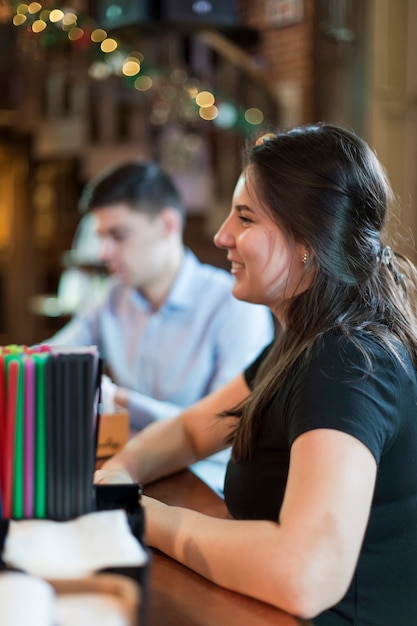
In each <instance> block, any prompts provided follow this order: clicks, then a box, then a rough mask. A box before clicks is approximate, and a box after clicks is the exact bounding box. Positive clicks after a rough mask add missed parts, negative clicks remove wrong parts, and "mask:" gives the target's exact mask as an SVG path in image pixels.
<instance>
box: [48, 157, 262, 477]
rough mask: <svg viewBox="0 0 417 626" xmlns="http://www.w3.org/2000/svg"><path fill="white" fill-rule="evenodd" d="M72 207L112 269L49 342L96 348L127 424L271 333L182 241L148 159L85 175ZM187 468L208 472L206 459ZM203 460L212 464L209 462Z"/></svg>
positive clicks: (169, 402)
mask: <svg viewBox="0 0 417 626" xmlns="http://www.w3.org/2000/svg"><path fill="white" fill-rule="evenodd" d="M80 208H81V209H82V210H83V211H84V212H91V213H92V214H93V215H94V218H95V222H96V228H97V233H98V235H99V237H100V239H101V242H102V249H101V260H102V261H103V262H104V263H105V264H106V265H107V267H108V270H109V272H110V273H111V274H113V275H114V280H112V281H111V285H110V287H109V290H108V292H107V293H106V296H105V299H104V300H103V301H102V302H101V303H100V304H99V305H95V306H94V307H93V308H92V309H91V310H88V309H85V310H83V312H81V313H80V314H78V315H76V316H75V317H74V318H73V319H72V320H71V321H70V322H69V323H68V324H67V325H66V326H65V327H64V328H63V329H62V330H61V331H59V332H58V333H57V334H56V335H55V336H54V337H53V338H52V339H51V340H50V342H51V343H55V344H56V343H59V344H65V345H72V346H74V345H88V344H94V345H97V346H98V349H99V351H100V354H101V356H102V357H103V359H104V360H105V363H106V365H107V367H108V369H109V371H110V373H111V378H112V380H113V381H114V382H111V381H110V380H109V379H107V380H106V381H104V384H105V386H106V388H107V389H106V391H107V392H109V390H110V393H113V395H114V399H115V402H116V403H117V404H118V405H120V406H122V407H126V408H128V410H129V414H130V420H131V427H132V428H133V429H136V430H141V429H142V428H144V427H145V426H147V425H148V424H149V423H151V422H152V421H154V420H158V419H164V418H167V417H170V416H172V415H175V414H176V413H179V412H180V411H181V410H182V409H183V408H184V407H186V406H189V405H191V404H193V403H194V402H196V401H197V400H198V399H200V398H202V397H203V396H205V395H206V394H208V393H209V392H211V391H213V390H215V389H217V388H218V387H220V386H222V385H223V384H224V383H225V382H226V381H228V380H230V379H231V378H233V377H234V376H235V375H236V374H237V373H238V372H240V371H241V370H242V368H244V367H245V366H246V365H248V364H249V363H250V362H251V361H252V360H253V359H254V358H255V357H256V356H257V354H259V353H260V352H261V350H262V348H263V347H264V346H266V345H267V344H268V343H269V342H270V341H271V339H272V336H273V322H272V316H271V315H270V312H269V310H268V309H267V308H264V307H262V306H259V305H254V304H248V303H246V302H241V301H239V300H236V299H235V298H234V297H233V296H232V293H231V288H232V283H233V278H232V276H231V275H230V274H229V273H228V272H226V271H225V270H222V269H219V268H216V267H213V266H210V265H206V264H202V263H200V262H199V261H198V259H197V258H196V257H195V256H194V254H193V253H192V252H191V251H190V250H188V249H186V248H185V247H184V242H183V228H184V221H185V211H184V207H183V205H182V202H181V198H180V196H179V193H178V191H177V190H176V188H175V186H174V184H173V182H172V181H171V180H170V178H169V177H168V176H167V175H166V174H165V173H164V172H163V171H162V170H161V169H160V167H159V166H158V165H156V164H155V163H136V162H134V163H127V164H125V165H122V166H119V167H116V168H114V169H112V170H110V171H107V172H105V173H104V174H102V175H100V176H98V177H97V178H95V179H93V180H92V181H91V182H90V183H89V184H88V185H87V186H86V188H85V190H84V192H83V194H82V197H81V201H80ZM203 464H204V466H201V467H200V469H201V472H200V471H199V469H198V467H195V468H193V469H194V470H195V471H196V473H198V474H199V475H201V477H202V478H203V479H204V480H206V481H207V482H208V483H209V484H211V485H212V486H214V487H218V488H221V484H222V480H223V475H224V469H225V459H224V457H223V459H222V460H220V462H219V463H217V466H219V467H220V470H221V471H220V476H219V477H218V478H214V477H213V478H212V479H211V478H210V476H209V474H208V472H209V469H210V463H207V462H203ZM211 467H216V464H215V463H214V460H213V459H212V464H211Z"/></svg>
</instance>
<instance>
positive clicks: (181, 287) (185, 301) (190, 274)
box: [131, 248, 201, 311]
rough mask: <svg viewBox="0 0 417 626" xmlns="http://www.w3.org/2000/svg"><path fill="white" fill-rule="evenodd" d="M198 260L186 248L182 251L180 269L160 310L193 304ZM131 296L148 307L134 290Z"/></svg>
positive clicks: (186, 306) (147, 303)
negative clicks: (182, 256)
mask: <svg viewBox="0 0 417 626" xmlns="http://www.w3.org/2000/svg"><path fill="white" fill-rule="evenodd" d="M200 265H201V264H200V261H199V260H198V259H197V257H196V256H195V254H194V253H193V252H191V250H189V249H188V248H187V249H185V251H184V258H183V261H182V264H181V267H180V270H179V272H178V274H177V276H176V278H175V280H174V283H173V285H172V287H171V290H170V291H169V293H168V296H167V298H166V300H165V302H164V304H163V305H162V306H161V308H160V311H164V310H169V309H170V308H171V309H187V308H189V307H190V306H192V305H193V304H195V298H194V286H195V285H196V281H198V268H199V266H200ZM131 297H132V298H133V300H134V301H135V302H136V304H140V305H141V306H142V307H144V308H148V307H149V302H148V300H146V298H145V297H144V296H143V295H142V294H141V293H139V292H138V291H136V290H132V292H131Z"/></svg>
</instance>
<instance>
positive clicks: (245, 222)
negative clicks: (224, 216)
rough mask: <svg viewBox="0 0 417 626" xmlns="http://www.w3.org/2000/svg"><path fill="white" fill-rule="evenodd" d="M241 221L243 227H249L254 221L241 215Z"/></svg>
mask: <svg viewBox="0 0 417 626" xmlns="http://www.w3.org/2000/svg"><path fill="white" fill-rule="evenodd" d="M239 219H240V221H241V222H242V224H243V225H247V224H251V223H252V220H250V219H249V218H248V217H245V216H244V215H239Z"/></svg>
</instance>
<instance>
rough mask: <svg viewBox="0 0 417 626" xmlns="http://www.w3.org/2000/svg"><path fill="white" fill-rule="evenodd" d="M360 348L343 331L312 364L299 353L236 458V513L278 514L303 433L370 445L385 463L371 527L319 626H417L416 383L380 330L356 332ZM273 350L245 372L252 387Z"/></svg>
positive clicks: (231, 497) (229, 482) (231, 480)
mask: <svg viewBox="0 0 417 626" xmlns="http://www.w3.org/2000/svg"><path fill="white" fill-rule="evenodd" d="M355 339H356V342H358V343H359V344H360V346H361V347H362V348H363V349H365V350H366V352H367V353H368V354H369V357H370V364H369V363H368V362H367V361H366V359H365V357H364V355H363V353H362V351H361V349H360V347H359V346H358V344H357V343H355V342H354V341H352V339H349V338H347V337H345V336H343V335H341V334H340V333H337V332H328V333H326V334H325V335H324V336H323V337H322V338H320V339H318V340H317V341H316V343H315V345H314V347H313V350H312V355H311V359H310V360H309V361H308V363H307V364H305V362H303V360H302V359H301V358H300V359H298V361H297V362H296V363H295V365H294V366H293V367H292V369H291V371H290V373H289V374H288V375H287V376H286V378H285V381H284V382H283V384H282V385H281V386H280V388H279V390H278V391H277V393H276V395H275V397H274V398H273V400H272V402H271V403H270V405H269V407H268V409H267V410H266V412H265V416H264V419H263V423H262V426H261V430H260V432H259V435H258V436H257V439H256V444H255V449H254V454H253V457H252V459H251V460H250V461H248V462H234V461H230V463H229V466H228V470H227V474H226V480H225V501H226V504H227V506H228V508H229V511H230V512H231V514H232V515H233V516H234V517H235V518H238V519H266V520H273V521H277V520H278V518H279V512H280V507H281V504H282V501H283V497H284V492H285V485H286V480H287V475H288V467H289V458H290V448H291V445H292V443H293V441H294V440H295V439H296V438H297V437H298V436H299V435H301V434H302V433H304V432H306V431H309V430H313V429H316V428H331V429H336V430H340V431H343V432H346V433H349V434H350V435H353V436H354V437H356V438H357V439H359V440H360V441H361V442H363V443H364V444H365V446H367V448H368V449H369V450H370V451H371V453H372V454H373V456H374V457H375V459H376V462H377V465H378V472H377V479H376V487H375V493H374V498H373V502H372V509H371V514H370V519H369V523H368V527H367V530H366V535H365V539H364V543H363V546H362V550H361V553H360V557H359V561H358V564H357V567H356V571H355V574H354V577H353V580H352V583H351V585H350V588H349V590H348V592H347V594H346V596H345V597H344V598H343V600H342V601H341V602H339V603H338V604H337V605H336V606H335V607H333V608H332V609H331V610H328V611H326V612H324V613H322V614H321V615H320V616H318V617H317V618H315V619H314V624H316V625H317V626H342V625H347V624H349V625H355V626H365V625H366V626H411V625H412V624H417V382H416V373H415V371H414V368H413V365H412V363H411V360H410V358H409V356H408V354H407V352H406V351H405V349H404V348H403V347H401V346H400V347H399V348H398V349H399V350H400V354H401V361H400V360H399V359H398V358H397V356H396V355H395V354H394V353H393V352H392V351H390V350H388V349H387V348H386V347H384V346H383V345H382V344H381V342H380V341H379V340H377V339H376V338H375V337H373V336H371V335H368V334H365V333H357V334H356V335H355ZM267 351H268V348H267V349H266V350H265V351H264V352H263V353H262V354H261V356H260V357H259V358H258V359H257V360H256V361H255V362H254V363H253V364H252V365H251V366H249V368H248V369H247V370H246V372H245V377H246V380H247V383H248V385H249V386H250V387H251V386H252V384H253V380H254V377H255V374H256V372H257V370H258V368H259V365H260V364H261V362H262V361H263V359H264V358H265V356H266V354H267Z"/></svg>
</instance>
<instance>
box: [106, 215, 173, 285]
mask: <svg viewBox="0 0 417 626" xmlns="http://www.w3.org/2000/svg"><path fill="white" fill-rule="evenodd" d="M94 218H95V222H96V229H97V233H98V235H99V237H100V239H101V251H100V258H101V260H102V261H103V262H104V263H105V264H106V266H107V268H108V270H109V271H110V272H111V273H113V274H115V275H117V276H118V277H119V278H120V280H121V281H122V282H123V283H124V284H126V285H129V286H131V287H135V288H137V289H146V288H147V287H148V285H149V284H151V283H152V282H153V281H155V280H158V278H159V276H160V273H161V271H163V269H162V262H163V258H164V254H163V252H164V250H163V248H164V241H165V240H164V226H163V219H162V217H161V215H160V214H159V215H157V216H156V217H150V216H148V215H147V214H145V213H141V212H139V211H135V210H133V209H131V208H130V207H129V205H128V204H125V203H120V204H112V205H106V206H103V207H99V208H97V209H94Z"/></svg>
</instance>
